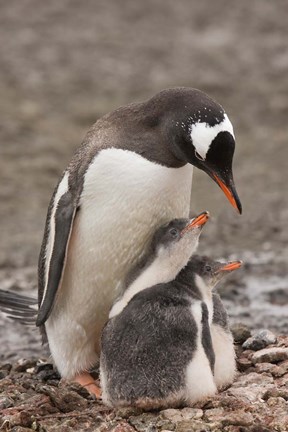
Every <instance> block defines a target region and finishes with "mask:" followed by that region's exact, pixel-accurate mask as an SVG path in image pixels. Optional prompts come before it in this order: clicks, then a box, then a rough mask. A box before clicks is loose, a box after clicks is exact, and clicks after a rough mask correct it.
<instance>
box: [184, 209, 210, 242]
mask: <svg viewBox="0 0 288 432" xmlns="http://www.w3.org/2000/svg"><path fill="white" fill-rule="evenodd" d="M208 219H209V212H208V211H205V212H203V213H200V214H199V215H198V216H197V217H196V218H194V219H192V221H191V222H189V224H188V225H186V226H185V228H183V230H182V231H181V236H182V235H183V234H185V233H187V232H188V231H191V230H192V229H194V228H199V227H202V226H203V225H205V224H206V222H207V221H208Z"/></svg>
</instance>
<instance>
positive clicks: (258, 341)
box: [242, 330, 277, 351]
mask: <svg viewBox="0 0 288 432" xmlns="http://www.w3.org/2000/svg"><path fill="white" fill-rule="evenodd" d="M276 341H277V338H276V336H275V335H274V333H272V332H271V331H270V330H259V331H258V332H257V333H255V334H254V335H253V336H251V337H249V338H248V339H247V340H246V341H245V342H244V343H243V344H242V347H243V348H244V349H251V350H253V351H258V350H260V349H263V348H265V347H266V346H268V345H271V344H274V343H275V342H276Z"/></svg>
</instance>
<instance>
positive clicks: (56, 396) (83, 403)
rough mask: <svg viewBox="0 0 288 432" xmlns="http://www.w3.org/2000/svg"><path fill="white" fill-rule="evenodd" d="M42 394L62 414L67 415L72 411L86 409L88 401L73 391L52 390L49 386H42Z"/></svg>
mask: <svg viewBox="0 0 288 432" xmlns="http://www.w3.org/2000/svg"><path fill="white" fill-rule="evenodd" d="M42 393H44V394H47V395H48V396H49V397H50V399H51V400H52V402H53V404H54V405H55V406H56V407H57V408H58V409H59V410H60V411H62V412H64V413H68V412H71V411H73V410H81V409H84V408H87V406H88V401H87V400H86V399H84V398H83V397H81V396H80V395H78V394H77V393H75V392H73V391H67V390H66V389H62V388H61V389H54V388H53V387H50V386H43V387H42Z"/></svg>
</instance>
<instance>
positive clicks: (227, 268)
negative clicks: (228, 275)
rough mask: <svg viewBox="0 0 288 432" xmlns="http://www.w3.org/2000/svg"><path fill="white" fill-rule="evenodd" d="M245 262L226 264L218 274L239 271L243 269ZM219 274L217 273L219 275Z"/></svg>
mask: <svg viewBox="0 0 288 432" xmlns="http://www.w3.org/2000/svg"><path fill="white" fill-rule="evenodd" d="M242 264H243V262H242V261H232V262H229V263H228V264H224V265H223V267H220V268H219V270H218V272H222V271H229V272H230V271H234V270H237V269H239V268H240V267H242ZM218 272H217V273H218Z"/></svg>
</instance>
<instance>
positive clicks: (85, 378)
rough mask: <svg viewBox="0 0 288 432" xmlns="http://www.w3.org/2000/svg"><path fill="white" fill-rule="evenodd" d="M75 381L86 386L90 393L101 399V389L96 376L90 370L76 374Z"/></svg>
mask: <svg viewBox="0 0 288 432" xmlns="http://www.w3.org/2000/svg"><path fill="white" fill-rule="evenodd" d="M73 381H75V382H77V383H79V384H81V385H82V386H83V387H85V388H86V389H87V390H88V391H89V393H91V394H93V395H95V396H96V399H101V389H100V387H98V385H97V384H96V382H95V380H94V378H93V377H92V376H91V375H90V374H89V373H88V372H82V373H80V374H78V375H76V376H75V377H74V379H73Z"/></svg>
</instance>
